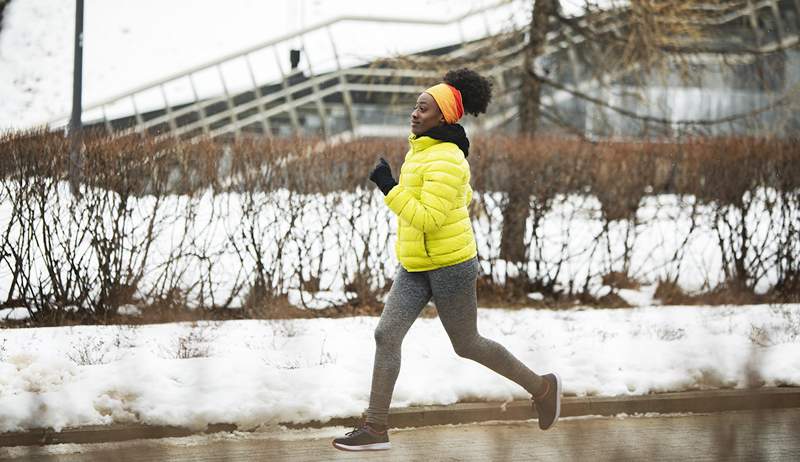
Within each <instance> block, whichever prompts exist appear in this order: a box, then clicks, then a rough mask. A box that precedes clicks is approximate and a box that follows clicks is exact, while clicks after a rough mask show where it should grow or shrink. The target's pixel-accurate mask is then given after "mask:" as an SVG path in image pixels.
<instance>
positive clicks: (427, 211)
mask: <svg viewBox="0 0 800 462" xmlns="http://www.w3.org/2000/svg"><path fill="white" fill-rule="evenodd" d="M462 179H463V174H462V172H461V170H460V169H459V167H458V165H456V164H454V163H453V162H450V161H448V160H439V159H437V160H434V161H432V162H431V165H430V166H428V168H427V170H426V171H425V173H423V175H422V192H421V193H420V197H419V199H417V198H416V197H414V195H413V194H412V193H411V192H410V191H407V190H406V189H405V188H404V187H403V186H402V185H400V184H398V185H396V186H395V187H393V188H392V190H391V191H389V194H387V195H386V197H385V198H384V202H385V203H386V205H387V206H389V208H390V209H391V210H392V211H393V212H394V213H395V214H397V216H398V217H400V218H402V219H404V220H405V221H406V222H408V223H409V224H410V225H411V226H412V227H414V228H416V229H418V230H420V231H422V232H424V233H429V232H432V231H436V230H438V229H440V228H441V227H442V226H443V225H444V222H445V219H446V218H447V214H448V213H449V212H450V210H452V209H453V207H454V206H455V201H456V196H457V195H458V191H459V187H460V186H461V184H462ZM468 191H469V190H468ZM468 194H469V193H468ZM469 196H471V194H469ZM470 199H471V197H470Z"/></svg>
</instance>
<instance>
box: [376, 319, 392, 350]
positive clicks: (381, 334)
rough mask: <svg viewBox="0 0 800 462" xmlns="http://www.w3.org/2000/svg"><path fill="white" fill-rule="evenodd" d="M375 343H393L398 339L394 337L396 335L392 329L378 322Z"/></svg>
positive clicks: (379, 344) (380, 344)
mask: <svg viewBox="0 0 800 462" xmlns="http://www.w3.org/2000/svg"><path fill="white" fill-rule="evenodd" d="M374 336H375V344H376V345H378V346H382V345H391V344H392V343H393V342H395V341H396V339H395V338H394V337H395V335H393V333H392V329H389V328H387V327H385V326H382V325H380V324H378V327H376V328H375V333H374Z"/></svg>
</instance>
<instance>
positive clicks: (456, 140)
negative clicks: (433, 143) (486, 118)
mask: <svg viewBox="0 0 800 462" xmlns="http://www.w3.org/2000/svg"><path fill="white" fill-rule="evenodd" d="M423 136H427V137H430V138H433V139H435V140H439V141H445V142H448V143H453V144H455V145H456V146H458V149H461V152H463V153H464V157H467V156H469V139H467V133H466V132H465V131H464V127H462V126H461V125H459V124H443V125H439V126H437V127H433V128H431V129H430V130H428V131H427V132H425V133H423V134H421V135H419V136H418V137H417V138H421V137H423Z"/></svg>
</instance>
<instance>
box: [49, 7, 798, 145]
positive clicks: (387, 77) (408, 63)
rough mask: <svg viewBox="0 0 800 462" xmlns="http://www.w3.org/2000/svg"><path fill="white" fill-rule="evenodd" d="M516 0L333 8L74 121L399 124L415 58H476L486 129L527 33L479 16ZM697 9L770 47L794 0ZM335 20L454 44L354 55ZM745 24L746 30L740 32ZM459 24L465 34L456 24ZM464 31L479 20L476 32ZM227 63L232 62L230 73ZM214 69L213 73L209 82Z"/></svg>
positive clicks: (739, 41)
mask: <svg viewBox="0 0 800 462" xmlns="http://www.w3.org/2000/svg"><path fill="white" fill-rule="evenodd" d="M524 5H527V3H525V4H524ZM524 5H523V4H520V3H519V2H512V1H502V2H499V3H495V4H492V5H489V6H486V7H484V8H481V9H477V10H474V11H470V12H468V13H465V14H463V15H460V16H457V17H454V18H449V19H446V20H427V19H422V20H418V19H397V18H374V17H360V16H343V17H339V18H335V19H332V20H329V21H325V22H322V23H319V24H315V25H312V26H309V27H307V28H305V29H303V30H300V31H297V32H293V33H290V34H286V35H284V36H282V37H278V38H276V39H273V40H270V41H268V42H265V43H261V44H258V45H256V46H254V47H251V48H249V49H246V50H243V51H241V52H238V53H235V54H232V55H228V56H224V57H222V58H220V59H217V60H214V61H211V62H209V63H206V64H203V65H200V66H196V67H194V68H191V69H187V70H185V71H183V72H180V73H177V74H175V75H171V76H168V77H166V78H164V79H161V80H158V81H156V82H151V83H149V84H147V85H143V86H141V87H139V88H136V89H133V90H131V91H128V92H125V93H123V94H120V95H118V96H115V97H113V98H109V99H107V100H105V101H101V102H99V103H97V104H93V105H91V106H89V107H86V108H85V109H84V113H83V120H84V124H85V125H86V126H88V127H98V128H102V129H105V130H106V131H107V132H109V133H111V132H135V133H142V134H145V133H146V134H151V135H159V136H173V137H179V138H194V137H198V136H210V137H215V138H216V137H236V136H247V135H254V136H263V135H265V134H266V135H270V136H285V135H293V134H302V135H315V136H322V137H325V138H328V139H331V138H334V139H347V138H352V137H363V136H398V135H405V134H407V130H408V129H407V120H408V114H409V112H410V107H411V105H413V101H414V100H415V98H416V96H417V95H418V94H419V92H420V90H421V89H422V88H424V85H426V84H430V83H432V82H434V81H435V79H437V78H438V77H440V76H441V74H442V72H440V71H435V70H431V69H433V66H431V65H426V63H431V64H435V63H436V62H459V61H460V62H464V61H467V62H473V61H471V60H475V61H474V62H475V63H476V64H475V67H479V68H480V71H481V72H482V73H483V74H485V75H487V76H488V77H490V78H491V79H493V81H494V82H495V95H496V96H495V99H494V104H492V107H491V108H490V113H488V114H487V115H486V117H481V118H479V119H470V120H471V122H469V123H472V124H473V125H474V126H473V127H471V129H477V130H495V129H497V128H500V127H504V126H507V124H509V122H513V120H514V119H515V118H516V114H517V109H516V107H517V98H518V96H517V95H518V91H517V90H516V88H517V87H518V85H519V81H520V79H519V72H520V69H521V66H522V51H523V50H524V48H525V44H526V40H527V36H526V34H524V32H520V30H523V31H524V30H525V29H524V27H519V26H520V24H516V25H515V26H516V27H508V28H507V30H504V31H502V30H501V31H495V32H492V31H491V27H490V24H491V23H492V22H493V21H494V23H495V24H497V23H498V22H500V21H504V22H505V23H506V24H508V25H509V26H511V25H514V24H513V22H514V21H513V20H511V19H509V18H511V17H512V16H513V15H514V14H515V13H516V14H517V16H519V11H520V8H521V7H523V6H524ZM708 9H709V13H710V14H708V15H707V17H706V18H705V19H704V24H707V25H708V27H711V28H715V29H719V30H720V31H722V32H723V33H724V32H726V31H727V35H725V36H724V37H721V38H720V40H715V41H714V44H713V45H712V46H711V48H709V50H708V52H709V53H728V52H731V51H732V50H741V49H746V50H748V51H749V52H755V53H769V52H771V51H774V50H776V49H782V48H789V47H793V46H795V45H797V43H798V31H800V0H765V1H755V0H749V1H730V2H725V3H724V4H722V5H721V6H720V5H709V6H708ZM498 18H499V19H498ZM625 20H626V17H625V12H624V10H612V11H608V12H604V13H601V14H600V15H598V16H595V17H594V18H593V20H592V22H591V25H590V24H589V23H588V22H587V21H586V19H577V20H576V21H575V25H576V26H575V27H570V26H569V25H562V26H561V27H559V28H558V29H557V31H555V32H553V33H551V34H550V35H549V36H548V47H547V49H546V53H545V56H544V57H543V58H541V61H547V60H552V59H561V60H566V61H572V63H571V64H572V65H573V67H574V68H577V67H578V66H579V65H580V63H578V62H577V61H576V60H577V58H576V53H574V52H572V50H574V49H577V48H580V47H582V46H586V42H587V40H586V38H585V37H584V36H583V34H582V33H581V32H580V30H581V29H586V28H589V29H590V30H591V31H592V33H593V34H598V35H602V34H615V33H618V32H619V30H620V29H621V28H624V27H625ZM342 24H356V25H357V27H359V28H369V27H373V28H375V27H384V26H385V27H387V28H388V27H396V26H398V25H409V26H426V27H432V28H439V29H442V30H444V29H445V28H451V29H452V28H453V27H454V26H455V27H456V28H457V29H458V31H459V34H458V38H457V39H456V40H457V43H456V44H455V45H450V46H443V47H440V48H436V49H432V50H427V51H425V52H421V53H417V54H412V55H410V56H408V59H407V60H393V61H392V62H391V64H388V63H385V62H382V61H380V60H377V61H372V62H367V63H355V64H354V63H353V62H352V61H353V60H352V59H345V58H343V57H342V56H340V54H339V52H338V50H337V38H336V33H335V28H336V27H335V26H337V25H342ZM476 25H482V27H481V26H476ZM748 30H749V34H747V33H744V34H743V32H742V31H748ZM465 31H471V32H472V34H473V35H472V36H467V35H466V34H465ZM475 31H479V32H478V36H475ZM732 31H734V32H732ZM743 37H744V39H743ZM339 40H341V39H339ZM291 49H297V50H299V51H300V57H301V60H300V62H299V63H297V66H296V67H295V68H293V69H287V68H286V67H287V66H286V65H285V62H284V60H285V59H286V58H287V57H288V56H289V53H288V51H289V50H291ZM322 50H326V51H322ZM487 58H488V59H487ZM403 63H405V64H403ZM481 63H482V64H481ZM487 63H489V64H487ZM232 68H238V70H237V71H236V72H233V73H231V71H230V70H231V69H232ZM231 75H235V76H236V77H235V78H231V77H230V76H231ZM214 81H216V82H215V83H216V84H210V83H209V82H212V83H213V82H214ZM598 85H599V83H598V82H596V81H584V82H581V81H578V82H573V84H572V86H571V89H572V90H575V91H580V92H583V93H591V92H592V90H593V89H594V88H596V87H597V86H598ZM572 100H573V96H572V94H571V93H570V92H568V91H563V90H555V89H548V90H547V91H546V93H545V95H544V101H545V103H546V104H548V105H555V106H558V105H561V104H572V103H571V101H572ZM573 103H574V102H573ZM67 122H68V118H67V117H66V116H64V117H62V118H59V119H58V120H54V121H51V122H50V124H49V125H50V126H51V127H53V128H60V127H64V126H66V125H67Z"/></svg>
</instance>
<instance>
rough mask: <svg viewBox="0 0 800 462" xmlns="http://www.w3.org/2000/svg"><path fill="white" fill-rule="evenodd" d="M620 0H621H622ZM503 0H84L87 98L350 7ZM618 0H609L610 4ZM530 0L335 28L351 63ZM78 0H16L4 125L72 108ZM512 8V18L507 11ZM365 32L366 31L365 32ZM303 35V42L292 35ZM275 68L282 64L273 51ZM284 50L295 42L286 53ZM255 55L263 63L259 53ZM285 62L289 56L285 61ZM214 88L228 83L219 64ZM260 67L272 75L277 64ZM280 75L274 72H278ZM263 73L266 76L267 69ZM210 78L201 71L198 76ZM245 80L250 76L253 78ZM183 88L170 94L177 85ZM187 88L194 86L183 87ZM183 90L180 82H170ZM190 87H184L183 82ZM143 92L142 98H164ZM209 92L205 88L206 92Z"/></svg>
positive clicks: (2, 98) (517, 15)
mask: <svg viewBox="0 0 800 462" xmlns="http://www.w3.org/2000/svg"><path fill="white" fill-rule="evenodd" d="M620 1H621V0H620ZM494 3H496V0H470V1H464V0H406V1H403V2H375V1H372V0H282V1H274V0H271V1H260V0H227V1H225V2H219V1H218V0H170V1H168V2H165V1H161V0H137V1H130V0H86V2H85V16H84V39H85V41H84V74H83V75H84V77H83V78H84V91H83V97H84V108H86V107H88V106H90V105H91V104H92V103H96V102H98V101H100V100H103V99H105V98H108V97H111V96H113V95H116V94H120V93H123V92H126V91H128V90H130V89H132V88H135V87H138V86H141V85H144V84H146V83H148V82H151V81H153V80H157V79H161V78H164V77H166V76H168V75H171V74H174V73H177V72H180V71H183V70H185V69H187V68H189V67H193V66H197V65H199V64H203V63H205V62H209V61H212V60H214V59H216V58H219V57H221V56H224V55H227V54H230V53H234V52H237V51H240V50H242V49H245V48H248V47H251V46H254V45H256V44H259V43H262V42H265V41H268V40H271V39H274V38H276V37H279V36H282V35H285V34H288V33H290V32H292V31H295V30H299V29H301V28H304V27H308V26H311V25H313V24H317V23H320V22H323V21H327V20H330V19H333V18H336V17H338V16H343V15H359V16H373V17H374V16H380V17H392V18H427V19H431V18H435V19H446V18H451V17H455V16H458V15H460V14H463V13H465V12H467V11H470V10H472V9H477V8H480V7H482V6H485V5H488V4H494ZM583 3H584V2H583V0H562V7H563V9H564V13H565V14H567V15H573V14H579V13H580V12H581V11H582V5H583ZM608 3H610V0H604V1H601V2H600V4H601V5H602V4H608ZM529 4H530V2H528V1H525V0H511V5H510V6H509V7H507V8H504V9H503V11H502V12H499V13H498V14H496V15H492V16H490V17H489V18H488V19H487V21H485V22H484V19H483V18H482V17H478V18H475V19H474V21H473V22H470V23H467V24H466V25H465V27H463V28H462V31H459V30H458V27H457V26H456V25H453V27H447V26H445V27H440V26H394V25H387V24H381V25H375V24H368V23H354V22H349V23H341V24H338V25H336V26H334V27H332V29H331V34H332V35H333V36H334V38H335V40H336V46H337V50H338V53H339V55H340V57H341V58H343V60H344V63H343V64H344V65H348V64H350V65H352V64H355V63H360V62H365V61H366V60H371V59H374V58H376V57H385V56H390V55H394V54H398V53H408V52H413V51H419V50H423V49H429V48H432V47H435V46H439V45H445V44H450V43H454V42H456V41H458V40H459V39H460V37H461V34H462V33H463V34H464V37H465V38H466V39H472V38H477V37H479V36H482V35H484V34H485V33H486V30H487V28H488V30H489V31H490V32H492V33H495V32H498V31H499V30H501V29H503V28H506V27H507V26H508V24H509V21H514V22H520V21H522V22H524V21H525V17H526V16H527V15H528V14H529V13H528V8H529ZM74 8H75V1H74V0H12V1H11V3H10V4H9V5H8V7H7V8H6V10H5V13H4V18H3V24H2V28H1V29H0V130H2V129H7V128H26V127H30V126H33V125H38V124H41V123H45V122H48V121H50V120H52V119H55V118H59V117H61V116H64V115H68V114H69V111H70V107H71V106H70V105H71V101H72V99H71V98H72V97H71V94H72V93H71V92H72V83H71V82H72V66H73V31H74V21H75V10H74ZM511 14H513V19H509V15H511ZM322 35H323V37H322V39H321V40H320V41H315V38H314V37H313V36H312V37H308V38H307V43H306V46H307V47H308V50H309V56H312V54H313V56H314V58H313V60H314V61H315V65H316V66H318V68H317V69H315V71H316V72H320V71H324V70H325V69H323V68H320V66H322V67H326V66H327V67H330V68H332V66H333V63H332V62H330V61H329V60H328V61H326V60H325V59H322V60H321V58H323V57H324V55H326V54H330V51H331V50H330V49H329V48H330V46H329V43H328V38H327V32H324V33H322ZM365 38H368V39H367V40H365ZM289 45H293V46H295V45H299V44H289ZM271 53H272V52H271V51H270V57H269V60H268V61H269V65H268V66H267V67H268V68H273V70H274V68H275V65H274V61H273V59H274V58H273V57H272V56H271ZM281 56H286V57H287V58H286V59H287V62H288V52H287V53H281ZM256 64H257V63H256ZM284 65H286V64H284ZM223 72H224V73H225V76H226V79H230V80H229V81H228V85H229V86H233V87H235V86H236V81H238V80H245V81H247V82H249V78H250V77H249V73H248V72H247V70H246V68H243V67H241V66H239V68H236V67H232V68H227V69H224V70H223ZM212 74H213V75H212V76H211V77H213V78H210V82H207V83H209V85H210V86H209V85H203V84H202V82H201V84H200V86H201V88H200V89H199V90H198V91H199V92H200V93H203V92H204V89H203V88H202V87H204V86H207V87H208V88H207V90H208V91H209V92H211V93H215V94H220V92H221V91H222V89H221V87H220V86H219V82H218V81H217V79H218V75H217V74H216V72H212ZM256 74H257V75H256V77H257V78H258V79H259V80H263V81H264V82H267V81H272V80H273V78H274V77H275V75H272V74H275V73H274V72H273V73H272V74H270V73H269V69H267V70H266V74H261V72H260V70H259V69H258V68H257V69H256ZM269 75H272V77H273V78H270V77H269ZM262 76H263V77H264V78H263V79H262V78H261V77H262ZM198 78H199V79H200V80H203V76H198ZM247 85H250V84H249V83H247ZM173 90H174V91H177V92H178V94H172V91H173ZM184 90H186V88H184ZM166 91H167V93H170V95H169V97H170V98H171V100H170V102H171V103H177V101H174V100H172V99H173V98H180V89H171V88H167V89H166ZM184 93H185V91H184ZM156 96H158V97H157V98H156V99H155V102H152V101H151V102H150V103H148V102H147V101H139V100H137V103H138V104H139V105H142V106H145V107H142V108H141V109H145V108H146V107H147V106H148V105H152V104H156V105H158V104H163V103H162V102H161V100H160V98H161V96H160V95H156ZM201 96H202V95H201Z"/></svg>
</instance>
